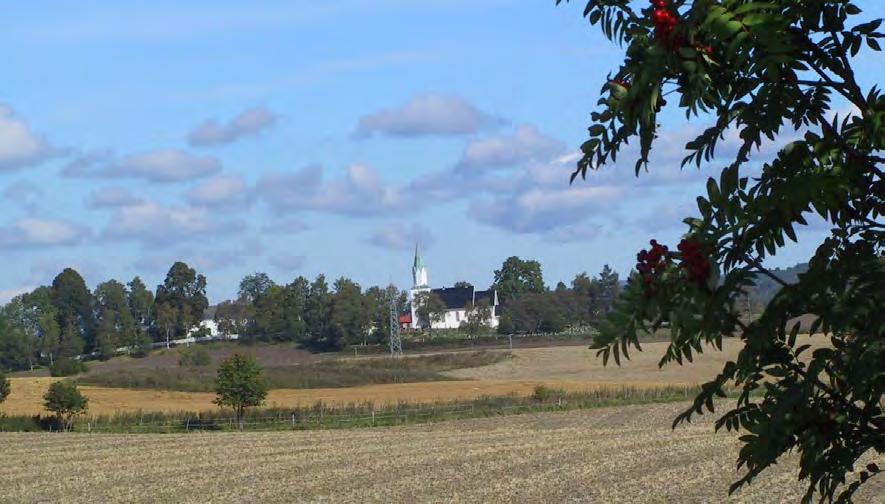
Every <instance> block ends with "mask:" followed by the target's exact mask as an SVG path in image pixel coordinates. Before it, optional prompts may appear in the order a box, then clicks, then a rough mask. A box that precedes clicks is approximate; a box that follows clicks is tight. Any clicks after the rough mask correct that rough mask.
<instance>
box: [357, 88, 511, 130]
mask: <svg viewBox="0 0 885 504" xmlns="http://www.w3.org/2000/svg"><path fill="white" fill-rule="evenodd" d="M504 123H506V121H504V120H503V119H501V118H497V117H494V116H491V115H489V114H486V113H485V112H482V111H480V110H478V109H477V108H476V107H474V106H473V105H472V104H470V103H469V102H467V101H466V100H464V99H462V98H458V97H455V96H447V95H441V94H424V95H419V96H416V97H414V98H412V99H411V100H409V101H408V102H407V103H405V104H404V105H401V106H399V107H395V108H389V109H384V110H381V111H379V112H376V113H374V114H370V115H367V116H364V117H362V118H361V119H360V121H359V125H358V126H357V128H356V135H357V136H359V137H366V136H372V135H374V134H376V133H377V134H385V135H390V136H399V137H416V136H427V135H467V134H473V133H477V132H479V131H482V130H484V129H488V128H494V127H497V126H500V125H502V124H504Z"/></svg>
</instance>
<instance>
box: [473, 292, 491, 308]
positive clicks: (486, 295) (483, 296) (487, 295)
mask: <svg viewBox="0 0 885 504" xmlns="http://www.w3.org/2000/svg"><path fill="white" fill-rule="evenodd" d="M475 296H476V299H475V301H474V303H476V304H477V305H479V304H480V303H482V302H483V301H486V302H488V304H489V306H494V305H495V291H493V290H484V291H476V294H475Z"/></svg>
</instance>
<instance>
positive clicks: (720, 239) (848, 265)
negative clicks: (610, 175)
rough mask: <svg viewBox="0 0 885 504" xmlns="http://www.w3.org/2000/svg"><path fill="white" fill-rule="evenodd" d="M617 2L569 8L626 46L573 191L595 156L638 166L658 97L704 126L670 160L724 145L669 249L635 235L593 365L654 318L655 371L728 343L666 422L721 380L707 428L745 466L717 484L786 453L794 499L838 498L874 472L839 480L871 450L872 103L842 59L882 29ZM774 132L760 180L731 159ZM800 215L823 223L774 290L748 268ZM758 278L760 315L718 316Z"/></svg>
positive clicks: (882, 237)
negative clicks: (803, 267)
mask: <svg viewBox="0 0 885 504" xmlns="http://www.w3.org/2000/svg"><path fill="white" fill-rule="evenodd" d="M560 2H561V0H557V4H558V3H560ZM634 5H635V4H634V3H628V2H626V1H624V0H591V1H589V2H587V3H586V9H585V11H584V13H585V15H586V16H587V17H588V18H589V20H590V22H591V23H592V24H599V25H600V26H601V27H602V30H603V32H604V33H605V35H606V36H608V37H609V38H610V39H613V40H614V41H616V42H618V43H619V44H622V45H623V46H625V47H626V60H625V61H624V63H623V65H622V66H621V67H620V68H618V69H617V70H616V71H615V74H614V75H613V76H612V77H611V79H610V81H609V82H608V83H607V84H606V85H605V86H604V88H603V93H605V94H607V95H608V96H606V97H604V98H603V99H602V100H600V108H599V110H598V111H597V112H594V113H593V115H592V121H593V124H592V125H591V126H590V128H589V133H590V139H589V140H588V141H587V142H586V143H584V145H583V146H582V152H583V157H582V158H581V159H580V161H579V162H578V166H577V170H576V171H575V173H574V175H573V180H574V178H575V177H578V176H584V175H586V173H587V171H588V170H589V169H593V168H598V167H601V166H603V165H605V164H606V163H607V162H608V161H610V160H613V159H614V157H615V155H616V154H617V153H618V152H619V151H620V149H621V147H622V146H624V145H626V143H627V142H628V141H630V140H638V145H639V156H638V160H637V162H636V166H635V169H636V173H637V174H639V173H640V172H641V171H642V170H644V169H647V168H648V164H649V154H650V152H651V150H652V146H653V145H654V141H655V138H656V136H657V131H658V127H659V122H660V116H659V115H658V113H659V111H660V110H661V109H662V108H663V107H665V106H667V104H668V102H669V103H670V104H672V105H676V106H678V107H680V108H682V109H684V112H685V113H686V115H687V116H693V115H708V116H712V119H713V121H712V124H711V125H710V126H709V127H708V128H707V129H706V130H704V131H703V132H702V133H701V134H700V135H698V136H697V137H696V138H694V139H693V140H690V141H689V142H688V143H687V145H686V150H687V155H686V157H685V160H684V162H683V164H695V165H697V166H700V165H701V163H703V162H704V161H710V160H712V159H713V157H714V153H715V150H716V147H717V146H718V145H720V141H721V140H722V139H723V138H724V136H725V135H726V134H727V133H728V134H731V133H732V132H733V133H734V134H735V137H734V138H736V139H738V145H737V149H736V155H735V157H734V158H733V159H731V160H730V163H729V164H728V166H727V167H725V168H724V169H722V171H721V173H720V174H719V177H717V178H710V179H709V180H708V181H707V185H706V194H704V195H702V196H700V197H698V199H697V202H698V212H699V215H700V217H699V218H697V219H687V220H686V221H685V222H686V224H687V227H688V229H687V232H686V234H685V236H684V238H683V239H682V241H681V242H679V244H678V245H677V244H670V246H666V245H664V244H662V243H657V242H656V241H654V240H652V241H651V242H650V245H651V246H650V247H649V248H648V249H646V250H643V251H641V252H639V254H638V255H637V265H636V269H637V271H638V273H637V274H636V275H634V276H633V277H631V279H630V282H629V283H628V285H627V287H626V289H625V292H624V293H623V295H622V296H621V298H620V299H619V301H617V302H616V309H615V312H614V314H613V315H612V316H611V317H609V319H608V320H607V323H606V324H604V325H603V327H602V328H601V330H600V334H599V337H598V339H597V342H596V346H597V347H598V348H600V354H601V355H602V357H603V359H604V360H607V359H608V358H609V357H610V356H613V357H614V358H615V360H616V361H617V360H619V359H620V357H621V356H625V355H626V353H627V350H628V349H629V348H630V347H637V348H638V346H639V339H638V338H639V334H640V333H641V332H644V331H648V330H655V329H657V328H659V327H661V325H662V324H663V323H664V322H665V321H668V322H669V325H670V330H671V344H670V346H669V348H668V350H667V352H666V354H665V355H664V356H663V358H662V359H661V365H664V364H668V363H678V364H682V363H683V361H684V360H689V361H690V360H691V359H692V356H693V355H694V354H696V353H699V352H701V351H702V350H703V349H704V348H705V347H707V346H713V347H716V348H721V346H722V339H723V337H724V336H727V335H731V334H737V335H738V336H739V338H740V340H741V343H740V345H741V346H740V352H739V354H738V356H737V358H736V359H735V360H733V361H729V362H727V363H726V364H725V365H724V367H723V369H722V371H721V372H720V373H719V375H718V376H716V377H715V378H714V379H713V380H711V381H710V382H708V383H706V384H704V385H703V387H702V392H701V393H700V394H699V395H698V396H697V397H696V398H695V401H694V404H693V405H692V407H691V408H690V409H689V410H688V411H686V412H685V413H683V414H682V415H680V416H679V417H678V418H677V420H676V422H677V423H678V422H682V421H686V420H689V419H690V418H691V417H692V416H693V415H694V414H699V413H702V412H703V411H704V410H705V409H706V410H708V411H711V412H712V411H713V410H714V404H715V402H716V398H717V396H723V395H725V390H726V386H730V385H732V386H736V387H738V389H739V391H740V395H739V397H738V400H737V403H736V406H734V407H729V408H728V409H727V411H726V412H725V414H724V415H723V416H722V417H720V418H719V420H718V421H717V422H716V427H717V428H727V429H729V430H740V431H742V432H744V435H743V436H741V438H740V439H741V442H742V443H743V446H742V448H741V450H740V453H739V455H738V467H740V468H743V469H744V471H745V472H744V474H743V475H742V477H741V478H740V479H739V480H738V481H737V482H736V483H735V485H734V486H733V487H732V489H731V490H732V491H734V490H736V489H737V488H739V487H740V486H742V485H744V484H747V483H749V482H751V481H752V480H753V478H755V477H756V476H757V475H758V474H760V473H761V472H762V471H764V470H765V469H766V468H767V467H769V466H771V465H772V464H774V463H776V462H777V460H778V459H779V458H780V457H781V456H783V455H784V454H786V453H788V452H791V451H795V452H797V453H798V460H799V477H800V478H802V479H805V480H807V482H808V487H807V493H806V495H805V500H811V499H812V498H813V497H814V494H815V492H818V495H819V497H820V499H821V500H830V499H833V498H834V497H836V496H837V494H838V495H839V496H840V497H839V498H840V500H844V501H847V500H850V498H851V494H852V493H853V492H854V491H855V490H856V489H857V488H858V486H859V485H860V483H861V482H863V481H865V480H867V479H868V478H870V477H871V476H873V475H875V474H876V473H879V472H880V471H881V468H880V467H878V466H877V465H875V464H870V465H867V466H866V467H862V468H860V471H859V479H858V480H855V481H850V480H848V479H847V475H848V474H849V473H851V472H852V471H854V470H855V469H858V468H857V464H858V461H859V459H860V457H862V456H863V455H864V454H866V453H869V452H873V451H875V452H878V453H882V452H883V451H885V417H883V411H882V404H883V399H882V391H883V388H885V372H883V366H885V344H883V341H885V310H883V309H882V306H881V303H882V301H881V300H882V293H883V292H885V259H883V248H885V226H883V224H882V216H883V214H885V199H883V195H885V172H883V170H882V164H883V162H885V158H883V157H882V155H881V153H882V151H883V149H885V97H883V95H882V94H881V91H880V90H879V89H878V88H877V87H875V86H874V87H872V88H867V89H864V88H862V87H861V85H860V83H859V82H858V79H857V78H856V75H855V72H854V68H853V67H852V59H853V57H854V56H855V55H856V54H858V52H859V51H862V50H867V49H872V50H874V51H879V50H880V45H879V40H880V39H882V38H883V37H885V34H883V33H881V32H878V31H876V30H877V29H878V28H879V26H880V25H881V23H882V20H881V19H873V20H867V21H866V22H861V20H859V19H858V17H857V16H858V15H859V14H860V13H861V11H860V9H859V8H858V7H857V6H856V5H855V4H854V3H852V2H851V1H850V0H833V1H826V2H825V1H808V0H783V1H780V2H753V1H748V0H720V1H695V2H684V1H681V0H677V1H671V0H654V1H653V2H651V4H650V5H648V7H647V8H645V9H634ZM864 46H866V48H864ZM665 96H667V97H668V98H669V100H665V98H664V97H665ZM834 102H835V107H834ZM784 130H787V131H784ZM784 133H786V134H787V135H793V136H794V137H795V140H793V141H790V142H789V143H786V145H783V146H782V147H780V148H779V149H778V150H777V154H776V155H774V157H773V159H770V160H769V161H767V162H765V163H764V164H763V165H762V167H761V170H758V169H754V168H753V166H752V165H749V164H748V161H750V159H751V156H752V155H753V151H754V150H756V149H761V148H763V147H764V148H767V147H769V146H771V144H772V142H773V141H774V139H776V138H777V137H778V136H779V135H782V134H784ZM781 138H782V137H781ZM754 160H758V158H755V159H754ZM652 169H654V167H653V168H652ZM812 216H813V217H814V218H817V219H822V220H823V221H825V222H826V223H827V225H828V226H829V227H830V231H829V233H828V235H829V236H827V237H826V238H825V239H823V241H822V242H821V243H820V245H819V246H818V247H817V249H816V250H815V252H814V253H813V255H812V256H811V257H810V260H809V266H808V271H807V272H805V273H804V274H802V275H799V277H798V281H797V282H796V283H794V284H788V283H787V282H784V281H783V279H781V278H779V277H778V276H777V275H776V274H775V273H773V272H772V271H771V270H770V269H769V268H767V267H766V259H767V258H769V257H771V256H773V255H775V254H776V253H777V252H778V251H779V250H780V249H781V248H782V247H784V246H785V245H786V242H787V240H792V241H796V240H797V239H798V238H797V228H798V229H801V228H802V226H804V225H806V224H808V219H809V218H810V217H812ZM762 276H764V277H768V278H769V279H771V280H773V281H775V282H777V283H778V284H780V285H781V287H782V288H781V289H780V290H779V291H778V292H777V294H775V295H774V297H773V298H772V299H771V300H770V301H768V302H767V304H766V306H765V308H764V311H763V313H762V314H761V316H760V317H758V318H756V319H754V320H752V321H747V322H745V321H742V320H740V319H739V317H738V316H737V315H736V309H735V308H734V304H735V303H736V302H738V301H739V299H740V298H741V297H742V296H743V293H744V291H745V290H746V288H747V287H749V286H752V285H753V283H754V282H755V279H756V278H757V277H762ZM803 314H813V315H814V316H816V317H817V321H816V322H815V323H814V324H813V327H812V328H811V332H812V333H817V335H816V336H814V338H815V339H816V340H817V342H818V344H819V346H818V347H817V349H816V350H813V351H812V350H810V347H809V345H807V344H800V343H799V341H800V340H798V339H797V333H798V331H799V325H798V324H796V325H789V324H788V321H789V320H790V319H792V318H794V317H796V316H799V315H803ZM756 393H761V395H760V396H757V395H756Z"/></svg>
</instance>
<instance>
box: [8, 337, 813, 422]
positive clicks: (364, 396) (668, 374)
mask: <svg viewBox="0 0 885 504" xmlns="http://www.w3.org/2000/svg"><path fill="white" fill-rule="evenodd" d="M800 339H801V340H802V341H800V344H801V343H810V344H812V345H813V346H819V345H820V343H819V342H820V341H821V340H820V339H815V338H810V337H807V336H806V337H800ZM738 345H739V341H738V340H736V339H727V340H725V342H724V348H723V350H722V351H721V352H719V351H708V352H707V353H705V354H702V355H700V356H697V357H696V358H695V362H693V363H689V364H687V365H685V366H677V365H671V366H667V367H665V368H664V369H658V365H657V364H658V360H659V359H660V356H661V355H663V353H664V349H665V348H666V343H660V342H658V343H648V344H645V345H643V349H644V351H643V352H633V353H631V357H632V359H631V360H629V361H623V362H622V366H620V367H619V366H616V365H615V364H614V363H613V362H610V363H609V365H608V366H606V367H604V366H603V365H602V361H601V359H597V358H596V352H595V351H594V350H590V349H588V348H587V347H586V346H559V347H545V348H527V349H517V350H514V351H513V358H512V359H508V360H507V361H503V362H499V363H497V364H492V365H490V366H484V367H480V368H472V369H460V370H456V371H449V372H447V373H446V374H448V375H449V376H451V377H452V378H455V379H454V380H452V381H436V382H423V383H396V384H384V385H364V386H357V387H347V388H325V389H324V388H320V389H298V390H295V389H278V390H272V391H270V393H269V394H268V398H267V405H268V406H280V407H288V406H297V405H312V404H314V403H316V402H317V401H324V402H326V403H328V404H348V403H362V402H374V403H376V404H389V403H396V402H400V401H403V402H433V401H440V400H442V401H452V400H458V399H465V400H466V399H473V398H476V397H480V396H484V395H505V394H511V393H512V394H520V395H528V394H531V393H532V392H533V390H534V388H535V386H537V385H545V386H547V387H551V388H563V389H565V390H568V391H581V390H592V389H595V388H598V387H611V386H616V387H620V386H624V385H626V386H634V387H639V388H651V387H659V386H667V385H677V386H678V385H694V384H698V383H702V382H704V381H706V380H709V379H710V378H712V377H713V376H715V375H716V373H717V372H718V371H719V370H720V369H721V368H722V365H723V364H724V362H725V361H726V360H728V359H733V358H735V356H736V355H737V351H738ZM808 354H810V352H808ZM56 379H57V378H48V377H30V378H12V379H11V382H12V393H11V394H10V396H9V398H8V399H7V401H6V402H5V403H3V404H2V405H0V411H2V412H5V413H7V414H10V415H12V414H27V415H33V414H37V413H40V412H42V411H43V406H42V404H43V399H42V396H43V394H44V393H45V392H46V389H47V388H48V387H49V384H50V383H51V382H52V381H53V380H56ZM81 390H82V391H83V393H84V394H85V395H86V396H87V397H88V398H89V413H90V414H92V415H100V414H110V413H114V412H133V411H139V410H141V411H167V412H168V411H205V410H210V409H214V408H215V406H214V405H213V404H212V399H213V398H214V395H213V394H211V393H199V392H175V391H162V390H131V389H116V388H103V387H91V386H82V387H81Z"/></svg>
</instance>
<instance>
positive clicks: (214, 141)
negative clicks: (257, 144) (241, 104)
mask: <svg viewBox="0 0 885 504" xmlns="http://www.w3.org/2000/svg"><path fill="white" fill-rule="evenodd" d="M277 119H278V116H277V115H276V114H274V113H273V112H271V111H270V110H268V109H266V108H263V107H255V108H250V109H248V110H245V111H243V112H241V113H239V114H237V115H236V116H235V117H234V118H233V119H231V120H230V121H229V122H227V123H220V122H218V121H217V120H215V119H210V120H208V121H205V122H203V123H202V124H200V125H199V126H197V127H196V128H194V130H193V131H191V132H190V134H189V135H188V138H187V139H188V143H190V144H191V145H193V146H197V147H206V146H210V145H219V144H228V143H232V142H235V141H237V140H239V139H241V138H243V137H247V136H252V135H257V134H259V133H261V132H262V131H265V130H267V129H269V128H271V127H273V126H274V125H275V124H276V122H277Z"/></svg>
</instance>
